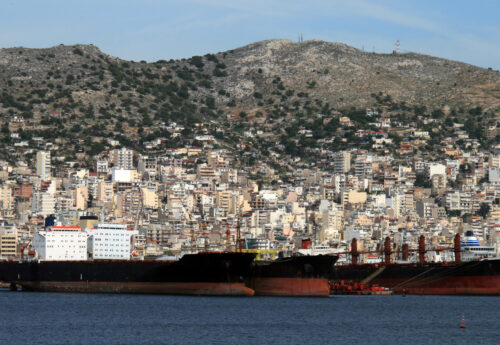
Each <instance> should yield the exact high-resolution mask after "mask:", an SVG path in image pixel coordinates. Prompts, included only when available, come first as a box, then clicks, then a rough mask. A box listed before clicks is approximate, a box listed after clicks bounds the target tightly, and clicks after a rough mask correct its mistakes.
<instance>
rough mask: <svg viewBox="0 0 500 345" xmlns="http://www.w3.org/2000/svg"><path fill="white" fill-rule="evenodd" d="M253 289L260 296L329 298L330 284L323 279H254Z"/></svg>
mask: <svg viewBox="0 0 500 345" xmlns="http://www.w3.org/2000/svg"><path fill="white" fill-rule="evenodd" d="M251 286H252V288H253V289H254V290H255V295H258V296H304V297H328V296H329V295H330V284H329V283H328V279H321V278H254V279H252V284H251Z"/></svg>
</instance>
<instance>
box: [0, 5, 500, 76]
mask: <svg viewBox="0 0 500 345" xmlns="http://www.w3.org/2000/svg"><path fill="white" fill-rule="evenodd" d="M299 33H302V34H303V36H304V40H308V39H321V40H326V41H336V42H344V43H347V44H349V45H352V46H355V47H357V48H360V49H361V48H364V49H365V50H367V51H373V50H374V51H376V52H385V53H387V52H390V51H392V50H393V49H394V43H395V42H396V40H400V42H401V51H402V52H405V51H414V52H420V53H424V54H430V55H434V56H439V57H445V58H450V59H454V60H459V61H464V62H468V63H471V64H475V65H479V66H482V67H493V68H494V69H500V45H499V41H500V40H499V39H500V1H498V0H475V1H471V0H467V1H466V0H400V1H390V0H379V1H376V0H345V1H337V0H305V1H295V0H252V1H246V0H245V1H243V0H179V1H171V0H78V1H77V0H59V1H58V0H0V47H13V46H25V47H31V48H41V47H49V46H53V45H58V44H61V43H64V44H74V43H93V44H95V45H97V46H98V47H100V48H101V49H102V50H103V51H104V52H105V53H108V54H111V55H114V56H117V57H120V58H122V59H127V60H147V61H156V60H159V59H170V58H182V57H189V56H192V55H203V54H206V53H215V52H218V51H223V50H229V49H233V48H237V47H240V46H243V45H246V44H249V43H252V42H255V41H260V40H264V39H271V38H285V39H290V40H297V37H298V34H299Z"/></svg>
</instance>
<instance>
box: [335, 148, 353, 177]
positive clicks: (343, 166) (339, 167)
mask: <svg viewBox="0 0 500 345" xmlns="http://www.w3.org/2000/svg"><path fill="white" fill-rule="evenodd" d="M349 170H351V153H350V152H347V151H340V152H337V153H336V154H335V155H334V157H333V171H334V173H335V174H344V173H346V172H348V171H349Z"/></svg>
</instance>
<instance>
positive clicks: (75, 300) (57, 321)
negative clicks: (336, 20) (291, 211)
mask: <svg viewBox="0 0 500 345" xmlns="http://www.w3.org/2000/svg"><path fill="white" fill-rule="evenodd" d="M462 315H463V316H465V323H466V328H465V329H462V328H459V325H460V320H461V317H462ZM0 344H110V345H111V344H347V345H352V344H500V298H498V297H461V296H406V297H402V296H334V297H330V298H286V297H283V298H278V297H246V298H240V297H188V296H161V295H154V296H153V295H106V294H69V293H68V294H62V293H34V292H31V293H30V292H10V291H0Z"/></svg>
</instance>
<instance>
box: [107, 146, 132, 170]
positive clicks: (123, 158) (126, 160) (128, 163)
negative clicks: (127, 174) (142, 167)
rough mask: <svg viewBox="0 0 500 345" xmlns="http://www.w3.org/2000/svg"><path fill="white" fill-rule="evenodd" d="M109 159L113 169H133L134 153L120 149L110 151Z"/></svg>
mask: <svg viewBox="0 0 500 345" xmlns="http://www.w3.org/2000/svg"><path fill="white" fill-rule="evenodd" d="M111 158H112V161H113V164H114V165H115V169H123V170H132V169H134V151H132V150H129V149H127V148H125V147H122V148H121V149H119V150H113V151H111Z"/></svg>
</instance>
